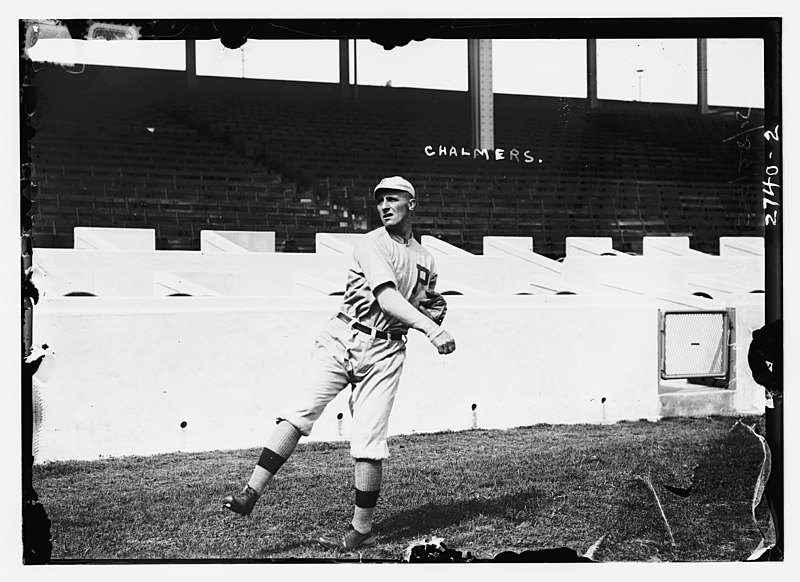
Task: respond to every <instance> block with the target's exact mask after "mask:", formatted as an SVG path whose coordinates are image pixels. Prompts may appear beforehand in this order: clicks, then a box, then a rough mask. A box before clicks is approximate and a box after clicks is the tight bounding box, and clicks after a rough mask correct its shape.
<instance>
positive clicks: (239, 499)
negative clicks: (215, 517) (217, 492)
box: [222, 485, 258, 515]
mask: <svg viewBox="0 0 800 582" xmlns="http://www.w3.org/2000/svg"><path fill="white" fill-rule="evenodd" d="M256 501H258V493H256V492H255V490H254V489H253V488H252V487H250V485H247V486H246V487H245V488H244V489H242V492H241V493H237V494H233V493H231V494H230V495H228V496H226V497H225V499H224V500H223V501H222V507H224V508H225V509H230V510H231V511H233V512H234V513H238V514H241V515H250V512H251V511H253V507H254V506H255V504H256Z"/></svg>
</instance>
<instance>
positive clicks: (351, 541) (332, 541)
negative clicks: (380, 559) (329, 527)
mask: <svg viewBox="0 0 800 582" xmlns="http://www.w3.org/2000/svg"><path fill="white" fill-rule="evenodd" d="M319 543H321V544H322V545H323V546H325V547H326V548H328V549H329V550H338V551H343V550H355V549H357V548H367V547H369V546H374V545H375V543H376V539H375V536H374V535H372V532H368V533H365V534H362V533H360V532H358V531H356V530H355V529H353V528H350V531H348V532H347V533H346V534H345V535H344V537H343V538H341V539H337V538H332V537H329V536H322V537H320V538H319Z"/></svg>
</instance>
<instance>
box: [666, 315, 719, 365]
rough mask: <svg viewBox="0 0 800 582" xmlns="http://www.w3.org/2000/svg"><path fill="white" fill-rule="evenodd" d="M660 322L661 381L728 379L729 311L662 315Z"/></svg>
mask: <svg viewBox="0 0 800 582" xmlns="http://www.w3.org/2000/svg"><path fill="white" fill-rule="evenodd" d="M660 323H661V325H660V327H661V329H660V334H659V350H660V360H661V361H660V362H659V367H660V370H661V377H662V378H664V379H674V378H721V377H725V376H727V374H728V350H729V346H728V341H729V338H730V316H729V314H728V312H727V311H667V312H661V313H660Z"/></svg>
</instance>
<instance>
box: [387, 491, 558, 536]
mask: <svg viewBox="0 0 800 582" xmlns="http://www.w3.org/2000/svg"><path fill="white" fill-rule="evenodd" d="M550 501H551V500H549V499H548V500H547V504H548V505H549V503H550ZM541 502H542V496H541V495H540V494H538V493H537V492H536V491H535V490H534V489H529V490H526V491H519V492H517V493H509V494H506V495H501V496H498V497H494V498H476V499H457V500H453V501H450V502H431V503H426V504H425V505H421V506H419V507H415V508H414V509H410V510H406V511H398V512H395V513H392V514H390V515H388V516H387V517H385V518H384V519H382V520H380V521H379V522H376V524H375V525H376V528H377V529H378V530H379V532H380V537H381V541H399V540H407V539H408V538H414V537H419V536H425V535H429V534H431V533H432V532H435V531H440V530H442V529H443V528H446V527H448V526H450V525H457V524H459V523H461V522H463V521H466V520H470V519H474V518H476V517H478V516H485V517H487V518H506V519H509V520H511V521H522V519H520V517H519V516H521V515H522V514H525V517H526V518H530V513H531V509H530V508H531V507H537V508H538V509H541V507H539V506H540V504H541Z"/></svg>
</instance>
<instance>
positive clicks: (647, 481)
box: [636, 475, 676, 547]
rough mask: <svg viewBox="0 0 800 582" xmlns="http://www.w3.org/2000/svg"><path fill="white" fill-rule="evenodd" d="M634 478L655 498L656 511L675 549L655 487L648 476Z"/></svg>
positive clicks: (670, 530) (673, 538)
mask: <svg viewBox="0 0 800 582" xmlns="http://www.w3.org/2000/svg"><path fill="white" fill-rule="evenodd" d="M636 478H637V479H639V480H640V481H642V482H643V483H644V484H645V485H647V488H648V489H650V491H651V492H652V494H653V497H655V499H656V504H657V505H658V511H660V512H661V518H662V519H663V520H664V525H665V526H667V533H668V534H669V541H670V543H671V544H672V546H673V547H675V546H676V544H675V537H674V536H673V535H672V528H671V527H670V526H669V521H667V516H666V514H665V513H664V508H663V507H662V506H661V500H660V499H659V498H658V494H657V493H656V490H655V487H653V482H652V481H651V480H650V476H649V475H648V476H647V477H639V476H638V475H637V476H636Z"/></svg>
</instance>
